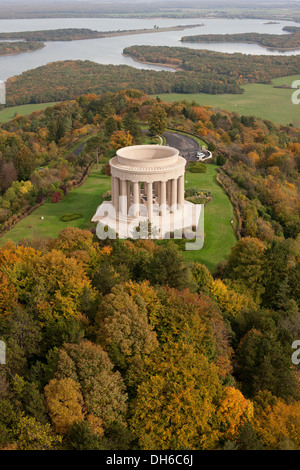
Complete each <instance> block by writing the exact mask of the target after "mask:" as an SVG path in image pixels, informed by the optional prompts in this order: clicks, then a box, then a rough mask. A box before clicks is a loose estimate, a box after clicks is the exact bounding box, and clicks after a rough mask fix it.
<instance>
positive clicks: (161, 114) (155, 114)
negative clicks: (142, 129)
mask: <svg viewBox="0 0 300 470" xmlns="http://www.w3.org/2000/svg"><path fill="white" fill-rule="evenodd" d="M148 123H149V130H150V132H151V133H152V134H153V135H156V134H160V135H161V134H163V133H164V132H165V130H166V128H167V113H166V111H165V110H164V108H163V107H162V106H161V105H158V104H157V105H155V106H153V107H152V108H151V111H150V113H149V116H148Z"/></svg>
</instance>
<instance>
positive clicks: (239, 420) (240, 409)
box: [217, 387, 253, 440]
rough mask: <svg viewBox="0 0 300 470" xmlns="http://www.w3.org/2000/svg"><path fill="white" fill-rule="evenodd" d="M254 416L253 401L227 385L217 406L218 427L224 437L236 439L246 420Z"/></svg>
mask: <svg viewBox="0 0 300 470" xmlns="http://www.w3.org/2000/svg"><path fill="white" fill-rule="evenodd" d="M252 418H253V403H252V402H251V401H250V400H246V398H245V397H244V396H243V394H242V393H241V392H240V391H239V390H237V389H236V388H234V387H225V388H224V389H223V393H222V396H221V399H220V402H219V406H218V408H217V420H218V429H219V431H220V433H221V434H222V437H224V438H226V439H233V440H234V439H235V438H236V437H237V433H238V430H239V428H240V426H242V425H243V424H244V423H245V421H251V420H252Z"/></svg>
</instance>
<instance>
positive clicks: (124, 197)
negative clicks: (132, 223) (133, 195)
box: [120, 180, 127, 216]
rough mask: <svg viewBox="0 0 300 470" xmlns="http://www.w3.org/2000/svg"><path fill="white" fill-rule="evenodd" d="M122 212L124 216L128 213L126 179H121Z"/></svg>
mask: <svg viewBox="0 0 300 470" xmlns="http://www.w3.org/2000/svg"><path fill="white" fill-rule="evenodd" d="M120 213H121V215H123V216H125V215H126V214H127V182H126V180H121V194H120Z"/></svg>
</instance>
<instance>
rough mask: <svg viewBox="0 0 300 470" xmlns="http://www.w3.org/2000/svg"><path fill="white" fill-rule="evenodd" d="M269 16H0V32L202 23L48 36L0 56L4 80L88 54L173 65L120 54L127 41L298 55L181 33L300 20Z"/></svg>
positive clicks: (274, 30) (256, 28) (260, 29)
mask: <svg viewBox="0 0 300 470" xmlns="http://www.w3.org/2000/svg"><path fill="white" fill-rule="evenodd" d="M267 21H268V20H265V19H260V20H259V19H228V20H227V19H207V18H191V19H187V18H185V19H133V18H128V19H125V18H47V19H46V18H45V19H16V20H0V32H17V31H38V30H47V29H60V28H88V29H93V30H97V31H117V30H122V31H123V30H133V29H144V28H145V29H146V28H153V27H154V26H155V25H156V26H158V27H165V26H177V25H191V24H201V23H204V26H201V27H200V26H198V27H197V26H195V28H189V29H186V30H181V31H167V32H153V33H145V34H132V35H126V36H119V37H107V38H100V39H87V40H80V41H70V42H69V41H60V42H47V43H46V47H44V48H43V49H40V50H37V51H34V52H27V53H22V54H17V55H13V56H4V57H0V80H6V79H7V78H9V77H12V76H14V75H19V74H21V73H22V72H24V71H26V70H29V69H33V68H36V67H39V66H41V65H45V64H47V63H49V62H55V61H61V60H90V61H93V62H97V63H101V64H114V65H119V64H126V65H131V66H133V67H137V68H142V69H152V70H170V68H166V67H160V66H154V65H149V64H141V63H138V62H135V61H134V60H133V59H131V58H130V57H125V56H123V54H122V51H123V49H124V47H128V46H132V45H150V46H177V47H178V46H179V47H189V48H193V49H209V50H214V51H219V52H227V53H233V52H241V53H244V54H260V55H263V54H264V55H279V54H281V55H299V54H300V49H299V50H296V51H288V52H277V51H269V50H267V49H265V48H263V47H261V46H259V45H256V44H241V43H237V44H236V43H232V44H225V43H214V44H212V43H205V44H197V43H192V44H189V43H181V42H180V39H181V37H182V36H187V35H196V34H214V33H216V34H227V33H228V34H230V33H232V34H233V33H243V32H244V33H246V32H257V33H269V34H286V33H284V32H283V31H282V28H283V27H284V26H293V25H295V26H299V23H293V22H291V21H280V23H279V24H266V23H267Z"/></svg>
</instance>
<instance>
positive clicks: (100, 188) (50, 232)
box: [0, 167, 110, 246]
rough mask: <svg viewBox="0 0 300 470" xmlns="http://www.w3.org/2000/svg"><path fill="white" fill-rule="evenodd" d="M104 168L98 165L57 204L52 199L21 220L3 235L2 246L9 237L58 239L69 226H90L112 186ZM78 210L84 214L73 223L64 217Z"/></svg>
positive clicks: (0, 240) (10, 238)
mask: <svg viewBox="0 0 300 470" xmlns="http://www.w3.org/2000/svg"><path fill="white" fill-rule="evenodd" d="M100 168H101V167H100ZM100 168H99V170H96V167H94V168H93V169H92V171H91V173H90V175H89V177H88V178H87V180H86V182H85V183H84V184H83V185H82V186H81V187H79V188H77V189H74V190H72V191H70V192H68V193H67V195H66V197H65V198H64V199H63V200H62V201H60V202H58V203H57V204H53V203H51V201H50V199H48V200H47V201H46V202H45V204H43V205H42V206H41V207H39V208H38V209H36V210H35V211H33V212H32V213H31V214H30V215H29V216H28V217H25V219H23V220H21V221H20V222H18V223H17V224H16V225H15V226H14V227H13V228H12V229H11V230H10V231H9V232H7V233H5V234H4V235H3V237H1V238H0V246H3V245H4V243H5V242H6V241H8V240H12V241H14V242H17V241H19V240H21V239H23V238H30V237H33V236H48V237H52V238H56V237H57V236H58V234H59V232H60V231H61V230H63V229H64V228H66V227H78V228H81V229H82V228H85V227H88V226H90V225H89V224H90V220H91V218H92V216H93V215H94V213H95V212H96V209H97V207H98V206H99V205H100V204H101V202H102V198H101V196H102V194H103V193H104V192H105V191H107V190H108V189H110V177H108V176H105V175H102V174H101V172H100V171H101V170H100ZM74 212H76V213H80V214H82V215H83V217H81V218H80V219H77V220H73V221H71V222H62V221H61V220H60V217H61V216H62V215H64V214H66V213H74ZM42 216H43V217H44V219H43V220H42V219H41V217H42Z"/></svg>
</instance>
